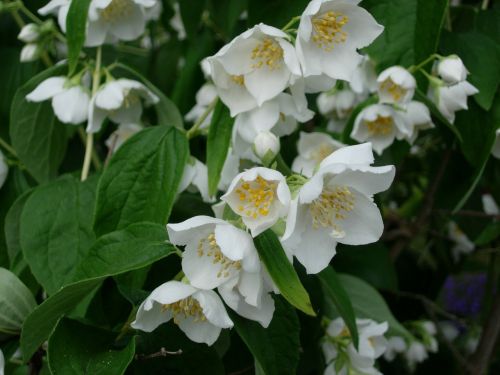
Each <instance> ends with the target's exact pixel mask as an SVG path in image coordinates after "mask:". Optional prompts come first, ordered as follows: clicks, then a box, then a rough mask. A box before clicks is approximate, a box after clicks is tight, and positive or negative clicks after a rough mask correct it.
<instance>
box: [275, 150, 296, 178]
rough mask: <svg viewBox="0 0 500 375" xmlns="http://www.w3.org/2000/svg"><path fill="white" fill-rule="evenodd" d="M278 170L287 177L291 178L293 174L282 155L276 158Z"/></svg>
mask: <svg viewBox="0 0 500 375" xmlns="http://www.w3.org/2000/svg"><path fill="white" fill-rule="evenodd" d="M275 161H276V169H277V170H278V171H280V172H281V173H283V174H284V175H285V176H290V175H291V174H292V173H293V172H292V170H291V169H290V167H289V166H288V165H287V164H286V163H285V161H284V160H283V157H282V156H281V154H278V156H276V160H275Z"/></svg>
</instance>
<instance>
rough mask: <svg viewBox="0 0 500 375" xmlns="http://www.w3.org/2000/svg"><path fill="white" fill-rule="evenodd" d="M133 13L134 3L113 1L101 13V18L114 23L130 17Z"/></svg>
mask: <svg viewBox="0 0 500 375" xmlns="http://www.w3.org/2000/svg"><path fill="white" fill-rule="evenodd" d="M132 11H133V3H132V1H130V0H112V1H111V3H109V5H108V6H107V7H106V8H104V9H103V10H102V11H101V17H102V18H103V19H104V20H105V21H108V22H109V21H113V20H116V19H119V18H124V17H127V16H129V15H130V14H131V13H132Z"/></svg>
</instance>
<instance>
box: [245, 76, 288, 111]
mask: <svg viewBox="0 0 500 375" xmlns="http://www.w3.org/2000/svg"><path fill="white" fill-rule="evenodd" d="M289 79H290V71H289V70H288V69H286V67H285V66H282V67H280V68H276V69H272V70H271V69H269V68H267V67H264V66H263V67H261V68H260V69H255V70H254V71H253V72H251V73H248V74H246V75H245V86H246V88H247V89H248V91H249V92H250V94H251V95H252V96H253V97H254V98H255V100H256V101H257V105H259V106H261V105H262V104H263V103H264V102H265V101H267V100H270V99H272V98H274V97H276V96H277V95H278V94H279V93H280V92H282V91H283V90H284V89H285V88H286V87H287V85H288V80H289Z"/></svg>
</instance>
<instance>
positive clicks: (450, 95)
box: [427, 81, 479, 123]
mask: <svg viewBox="0 0 500 375" xmlns="http://www.w3.org/2000/svg"><path fill="white" fill-rule="evenodd" d="M478 92H479V90H478V89H476V88H475V87H474V86H472V85H471V84H470V83H469V82H467V81H462V82H459V83H457V84H455V85H451V86H446V85H437V86H433V84H432V83H431V85H430V86H429V92H428V93H427V96H428V97H429V98H430V99H431V100H432V101H433V102H434V103H435V104H436V106H437V107H438V109H439V112H441V114H442V115H443V116H444V117H445V118H446V119H447V120H448V121H449V122H451V123H453V122H454V121H455V112H456V111H459V110H461V109H468V106H467V97H468V96H471V95H475V94H477V93H478Z"/></svg>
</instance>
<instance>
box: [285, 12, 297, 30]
mask: <svg viewBox="0 0 500 375" xmlns="http://www.w3.org/2000/svg"><path fill="white" fill-rule="evenodd" d="M299 20H300V16H296V17H293V18H292V19H291V20H290V21H288V23H287V24H286V25H285V26H283V27H282V28H281V30H283V31H287V30H288V29H290V28H291V27H292V26H293V25H295V24H296V23H297V21H299Z"/></svg>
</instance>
